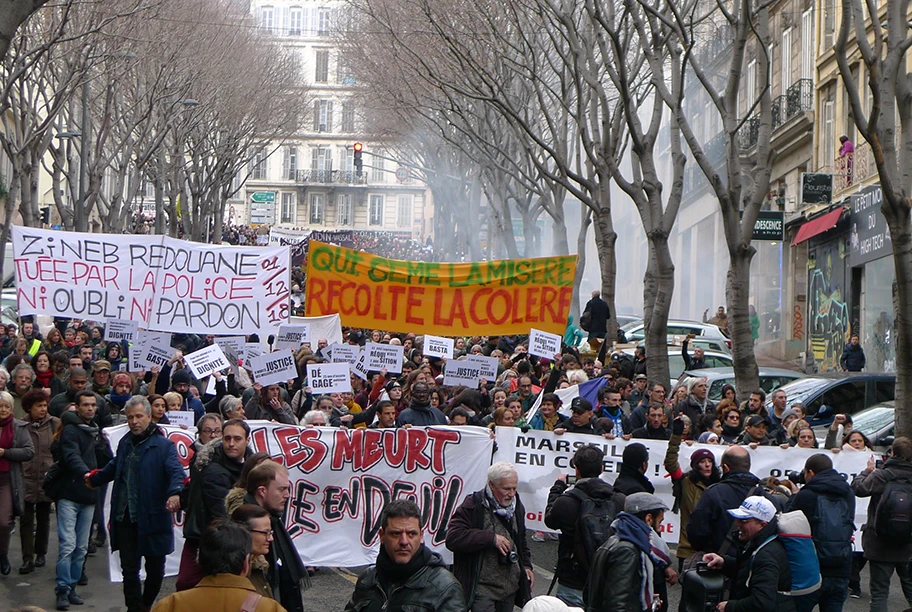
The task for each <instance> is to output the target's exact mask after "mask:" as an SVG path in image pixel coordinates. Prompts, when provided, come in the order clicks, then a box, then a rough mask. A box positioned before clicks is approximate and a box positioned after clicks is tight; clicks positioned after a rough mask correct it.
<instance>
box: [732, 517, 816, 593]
mask: <svg viewBox="0 0 912 612" xmlns="http://www.w3.org/2000/svg"><path fill="white" fill-rule="evenodd" d="M778 518H779V532H778V533H776V534H774V535H772V536H770V537H768V538H767V539H766V540H764V541H763V543H761V544H760V546H758V547H757V549H756V550H755V551H754V552H753V553H752V554H751V560H750V563H751V566H753V563H754V557H755V556H756V555H757V553H758V552H760V549H761V548H763V547H764V546H766V545H767V544H769V543H770V542H772V541H773V540H775V539H776V538H778V539H779V541H780V542H782V546H783V547H785V554H786V555H788V561H789V571H790V573H791V575H792V587H791V590H790V591H789V592H788V593H783V594H784V595H791V596H793V597H798V596H800V595H807V594H808V593H814V592H815V591H817V590H819V589H820V585H821V578H820V563H819V562H818V561H817V550H816V549H815V548H814V538H813V536H812V535H811V524H810V523H809V522H808V520H807V517H806V516H805V515H804V512H802V511H801V510H795V511H794V512H783V513H781V514H779V515H778ZM751 569H752V567H751ZM747 586H748V587H750V573H748V576H747Z"/></svg>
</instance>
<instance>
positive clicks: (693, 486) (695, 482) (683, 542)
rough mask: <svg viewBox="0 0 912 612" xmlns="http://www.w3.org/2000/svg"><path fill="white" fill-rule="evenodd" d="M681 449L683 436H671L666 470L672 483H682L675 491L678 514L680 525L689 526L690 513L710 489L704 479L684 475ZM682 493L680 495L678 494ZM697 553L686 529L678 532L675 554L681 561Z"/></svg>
mask: <svg viewBox="0 0 912 612" xmlns="http://www.w3.org/2000/svg"><path fill="white" fill-rule="evenodd" d="M680 448H681V436H671V440H670V441H669V442H668V451H666V453H665V469H666V470H668V474H669V475H670V476H671V479H672V481H674V482H675V483H681V484H680V487H676V488H675V489H674V491H675V495H676V496H677V498H678V512H679V514H680V516H679V518H680V521H679V523H680V524H681V525H687V522H688V519H690V513H691V512H693V509H694V508H695V507H696V506H697V502H698V501H700V498H701V497H702V496H703V492H704V491H706V489H707V488H709V486H710V485H709V484H707V483H706V481H704V480H703V479H702V478H696V479H694V478H691V477H690V473H684V470H682V469H681V464H680V463H678V452H679V450H680ZM678 491H680V493H678ZM695 552H697V551H696V550H694V548H693V547H692V546H691V545H690V540H689V539H688V537H687V530H686V529H679V530H678V550H677V552H676V553H675V556H677V557H678V558H679V559H688V558H690V557H691V556H693V554H694V553H695Z"/></svg>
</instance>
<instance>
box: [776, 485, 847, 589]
mask: <svg viewBox="0 0 912 612" xmlns="http://www.w3.org/2000/svg"><path fill="white" fill-rule="evenodd" d="M821 496H823V497H828V498H831V499H835V500H840V499H841V500H844V501H845V502H846V505H847V506H848V511H847V514H848V520H849V521H853V522H854V520H855V492H854V491H852V487H851V486H849V483H847V482H846V481H845V479H844V478H843V477H842V476H840V475H839V472H837V471H836V470H834V469H833V468H830V469H828V470H823V471H822V472H820V473H819V474H816V475H815V476H814V477H813V478H811V480H810V481H809V482H808V483H807V484H806V485H804V486H803V487H801V490H800V491H798V493H796V494H795V495H792V497H791V499H789V504H788V510H789V511H792V510H801V511H802V512H804V516H806V517H807V520H808V523H810V524H811V534H812V535H813V536H814V541H815V544H817V547H818V554H817V557H818V559H820V560H821V563H820V575H821V576H822V577H824V578H848V577H849V576H850V575H851V573H852V555H851V554H846V557H845V560H844V562H843V563H842V564H839V565H827V564H824V563H823V559H824V555H822V554H821V552H822V551H821V550H820V545H821V544H820V542H819V541H818V538H817V526H818V525H819V524H820V517H819V516H818V515H817V502H818V499H819V498H820V497H821ZM845 545H846V549H847V551H851V548H852V538H851V535H850V536H849V538H847V539H846V541H845Z"/></svg>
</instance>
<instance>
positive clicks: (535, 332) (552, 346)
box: [529, 328, 561, 359]
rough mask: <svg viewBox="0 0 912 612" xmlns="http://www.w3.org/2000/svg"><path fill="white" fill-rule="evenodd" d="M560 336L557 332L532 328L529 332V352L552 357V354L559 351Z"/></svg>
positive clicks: (547, 357)
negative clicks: (552, 332)
mask: <svg viewBox="0 0 912 612" xmlns="http://www.w3.org/2000/svg"><path fill="white" fill-rule="evenodd" d="M560 347H561V337H560V336H558V335H557V334H549V333H548V332H544V331H541V330H540V329H535V328H532V332H531V333H530V334H529V354H530V355H537V356H538V357H544V358H546V359H554V356H555V355H557V354H558V353H560Z"/></svg>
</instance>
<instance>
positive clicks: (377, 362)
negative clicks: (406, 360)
mask: <svg viewBox="0 0 912 612" xmlns="http://www.w3.org/2000/svg"><path fill="white" fill-rule="evenodd" d="M402 353H403V351H402V347H401V346H394V345H389V344H374V343H373V342H368V343H367V344H366V345H365V346H364V354H365V355H366V356H367V357H366V359H365V365H366V366H367V369H368V370H382V369H383V368H386V371H387V372H390V373H391V374H401V373H402Z"/></svg>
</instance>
